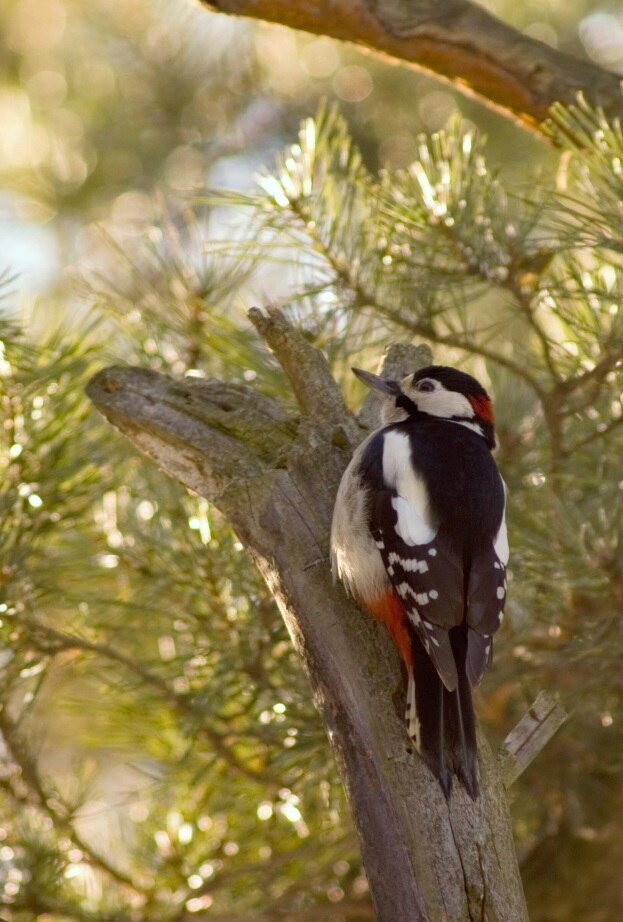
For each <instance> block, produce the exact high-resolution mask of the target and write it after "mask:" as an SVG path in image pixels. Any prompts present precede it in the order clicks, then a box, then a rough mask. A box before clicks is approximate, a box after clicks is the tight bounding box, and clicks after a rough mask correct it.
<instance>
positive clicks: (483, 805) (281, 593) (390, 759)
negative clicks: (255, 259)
mask: <svg viewBox="0 0 623 922" xmlns="http://www.w3.org/2000/svg"><path fill="white" fill-rule="evenodd" d="M252 320H253V322H254V323H255V325H256V327H257V328H258V330H259V331H260V332H261V334H262V335H263V337H264V339H265V340H266V341H267V342H268V343H269V344H270V345H271V347H272V348H273V350H274V351H275V353H276V356H277V358H278V359H279V360H280V362H281V364H282V366H283V368H284V370H285V372H286V374H287V375H288V377H289V379H290V382H291V384H292V388H293V391H294V393H295V395H296V397H297V399H298V402H299V406H300V408H301V415H300V416H294V415H289V414H287V413H286V412H284V411H283V410H282V409H281V408H280V407H279V406H278V405H277V404H276V403H275V402H274V401H273V400H271V399H269V398H266V397H262V396H261V395H259V394H258V393H257V392H255V391H254V390H252V389H251V388H249V387H246V386H244V385H235V384H224V383H222V382H219V381H200V380H196V379H184V380H181V381H174V380H171V379H170V378H168V377H165V376H163V375H160V374H157V373H155V372H151V371H145V370H141V369H138V368H110V369H106V370H104V371H102V372H100V373H99V374H98V375H97V376H96V377H95V378H94V379H93V381H92V382H91V384H90V385H89V395H90V397H91V398H92V400H93V401H94V402H95V404H96V406H97V407H98V408H99V409H100V411H101V412H102V413H103V414H104V415H105V416H106V417H107V418H108V419H109V420H110V421H111V422H112V423H114V424H115V425H116V426H117V427H118V428H119V429H121V430H122V432H124V433H125V434H126V435H127V436H128V437H129V438H130V439H131V440H132V441H133V442H134V444H135V445H137V446H138V447H139V448H140V449H141V450H142V451H143V452H144V453H145V454H147V455H149V456H150V457H151V458H153V459H154V460H155V461H156V463H157V464H158V465H159V466H160V467H161V468H163V469H164V470H165V471H167V472H168V473H169V474H171V475H172V476H173V477H176V478H177V479H178V480H180V481H181V482H182V483H184V484H186V485H187V486H188V487H190V488H192V489H193V490H196V491H197V492H198V493H200V494H202V495H203V496H205V497H207V498H208V499H209V500H211V501H212V502H213V503H215V504H216V505H217V506H218V507H219V509H221V510H222V512H223V513H224V514H225V515H226V516H227V517H228V519H229V521H230V522H231V524H232V526H233V527H234V529H235V531H236V532H237V534H238V535H239V536H240V539H241V540H242V541H243V542H244V543H245V545H246V547H247V548H248V549H249V551H250V553H251V555H252V556H253V558H254V560H255V562H256V564H257V566H258V567H259V569H260V571H261V572H262V574H263V576H264V577H265V579H266V582H267V583H268V585H269V587H270V589H271V591H272V593H273V594H274V596H275V598H276V599H277V602H278V604H279V607H280V609H281V612H282V614H283V617H284V619H285V621H286V624H287V626H288V629H289V631H290V634H291V636H292V640H293V642H294V644H295V646H296V649H297V650H298V653H299V655H300V657H301V659H302V662H303V664H304V666H305V668H306V670H307V672H308V674H309V678H310V681H311V686H312V690H313V695H314V700H315V703H316V705H317V707H318V709H319V710H320V713H321V715H322V718H323V720H324V723H325V725H326V728H327V731H328V734H329V737H330V740H331V743H332V746H333V749H334V751H335V754H336V757H337V759H338V762H339V764H340V767H341V771H342V775H343V778H344V781H345V784H346V787H347V790H348V794H349V798H350V803H351V807H352V812H353V816H354V820H355V824H356V826H357V829H358V833H359V837H360V841H361V847H362V852H363V860H364V863H365V867H366V871H367V874H368V879H369V882H370V888H371V892H372V896H373V900H374V904H375V909H376V914H377V920H378V922H418V920H427V922H442V920H443V922H459V920H461V922H463V920H471V922H475V920H479V922H483V920H488V922H524V920H527V912H526V908H525V903H524V897H523V892H522V888H521V882H520V878H519V872H518V868H517V861H516V856H515V849H514V844H513V839H512V834H511V825H510V819H509V813H508V807H507V803H506V796H505V790H504V785H503V782H502V777H501V773H500V771H499V766H498V760H497V759H496V758H495V757H494V755H493V754H492V752H491V749H490V748H489V746H488V744H487V742H486V740H485V739H484V738H483V737H482V736H481V737H480V740H479V747H480V770H481V791H482V793H481V796H480V798H479V800H478V801H477V802H476V803H473V802H472V801H471V800H470V799H469V798H468V797H467V795H466V794H465V792H464V791H463V789H462V788H461V786H460V785H458V784H457V785H455V786H454V789H453V792H452V797H451V800H450V803H449V804H448V803H446V801H445V799H444V796H443V794H442V792H441V789H440V787H439V785H438V783H437V782H436V780H435V779H434V778H433V777H432V775H431V774H430V773H429V771H428V769H427V768H426V767H425V765H424V763H423V762H422V761H421V760H420V759H419V758H418V757H417V755H416V754H414V753H413V752H412V751H411V747H410V744H409V739H408V737H407V735H406V732H405V727H404V721H403V718H402V712H403V707H404V687H403V679H402V678H401V667H400V663H399V660H398V656H397V654H396V653H395V651H394V648H393V646H392V644H391V642H390V640H389V638H388V636H387V634H386V632H385V630H384V628H382V627H381V626H380V625H378V624H376V623H374V622H373V621H372V619H370V618H368V617H366V616H364V615H362V614H361V612H360V611H359V610H358V609H357V608H356V606H355V605H354V604H353V603H352V602H351V601H350V600H348V599H347V598H346V596H345V594H344V592H343V591H342V589H341V587H340V586H335V585H333V583H332V580H331V574H330V567H329V560H328V552H329V530H330V522H331V514H332V508H333V502H334V498H335V493H336V490H337V486H338V483H339V480H340V477H341V475H342V472H343V470H344V467H345V466H346V464H347V462H348V460H349V458H350V455H351V452H352V450H353V448H354V446H355V445H356V444H357V443H358V442H359V441H360V439H361V438H363V437H364V435H365V429H364V428H363V426H362V425H361V424H360V423H359V422H358V421H357V420H355V419H354V417H353V416H352V415H351V414H350V413H349V411H348V410H347V408H346V407H345V405H344V403H343V401H342V398H341V395H340V392H339V390H338V388H337V386H336V384H335V382H334V380H333V378H332V376H331V374H330V372H329V368H328V366H327V364H326V362H325V360H324V358H323V356H322V354H321V353H320V352H318V351H317V350H315V349H314V348H312V347H311V346H310V345H309V343H308V342H307V341H306V340H305V339H304V338H303V336H302V335H301V334H300V333H298V332H297V331H296V330H294V329H292V328H291V327H290V326H289V325H288V324H287V323H286V322H285V320H284V318H283V317H282V316H281V315H280V314H279V313H278V312H276V311H271V312H269V313H268V314H262V313H260V312H259V311H255V312H253V313H252ZM391 361H392V363H393V366H394V367H393V369H392V371H393V372H394V373H395V372H396V371H407V370H413V369H414V367H418V366H421V365H422V364H427V363H428V362H429V361H430V357H429V352H428V350H427V349H426V348H423V349H422V348H420V349H419V350H418V349H416V348H415V347H411V348H408V349H406V350H405V349H404V348H403V349H402V351H401V350H398V351H396V352H394V353H393V355H392V357H391ZM366 416H367V418H369V416H370V410H369V408H368V409H367V410H366ZM397 691H399V695H396V692H397ZM398 699H399V703H397V702H398Z"/></svg>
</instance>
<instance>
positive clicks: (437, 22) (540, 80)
mask: <svg viewBox="0 0 623 922" xmlns="http://www.w3.org/2000/svg"><path fill="white" fill-rule="evenodd" d="M209 6H210V7H211V8H212V9H214V10H217V11H218V12H220V13H232V14H235V15H237V16H250V17H252V18H254V19H264V20H267V21H269V22H276V23H281V24H282V25H285V26H290V27H291V28H293V29H301V30H303V31H305V32H313V33H316V34H320V35H328V36H330V37H331V38H337V39H341V40H342V41H347V42H353V43H355V44H357V45H363V46H364V47H366V48H369V49H371V50H374V51H376V52H380V53H381V54H385V55H389V56H390V57H392V58H396V59H398V60H400V61H404V62H406V63H408V64H409V65H411V66H413V67H416V68H418V69H420V70H424V71H427V72H429V73H432V74H434V75H435V76H437V77H438V78H440V79H441V80H444V81H446V82H448V83H451V84H452V85H453V86H454V87H455V88H456V89H458V90H460V91H461V92H462V93H465V94H466V95H469V96H477V97H479V98H480V100H481V101H483V102H485V103H486V104H487V105H489V106H491V107H493V108H495V109H498V110H499V111H500V112H501V113H502V114H504V115H507V116H509V117H511V118H514V119H516V120H518V121H519V122H520V123H521V124H522V125H523V127H529V128H536V127H537V126H538V125H539V124H540V123H541V122H543V121H544V119H545V118H546V117H547V115H548V113H549V108H550V106H551V105H552V103H554V102H557V101H559V102H564V103H573V102H575V100H576V96H577V94H578V93H579V92H581V93H583V94H584V96H585V97H586V99H587V100H588V101H589V102H590V103H591V104H592V105H594V106H601V107H602V108H603V109H604V110H605V111H606V113H608V114H609V115H621V114H622V113H623V97H622V96H621V89H620V79H619V77H618V76H617V75H616V74H611V73H608V72H607V71H604V70H602V69H601V68H600V67H597V65H595V64H592V63H591V62H589V61H582V60H579V59H576V58H573V57H571V56H570V55H567V54H563V53H562V52H560V51H557V50H556V49H555V48H550V47H549V46H548V45H545V44H544V43H542V42H538V41H536V40H535V39H532V38H529V37H528V36H527V35H524V34H523V33H521V32H518V31H517V30H516V29H513V28H511V27H510V26H507V25H506V24H505V23H503V22H501V21H500V20H499V19H496V17H495V16H493V15H491V13H489V12H487V11H486V10H483V9H481V8H480V7H479V6H477V5H476V4H475V3H470V2H469V0H306V2H297V3H293V2H292V0H210V2H209Z"/></svg>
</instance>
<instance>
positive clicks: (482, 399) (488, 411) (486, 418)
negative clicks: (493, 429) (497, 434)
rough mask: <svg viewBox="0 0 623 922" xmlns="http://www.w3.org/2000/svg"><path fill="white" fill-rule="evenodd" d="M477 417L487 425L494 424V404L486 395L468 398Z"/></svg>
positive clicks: (474, 395) (475, 395)
mask: <svg viewBox="0 0 623 922" xmlns="http://www.w3.org/2000/svg"><path fill="white" fill-rule="evenodd" d="M467 399H468V400H469V402H470V403H471V405H472V406H473V408H474V413H475V414H476V416H477V417H478V418H479V419H481V420H482V421H483V422H485V423H492V422H493V404H492V403H491V401H490V400H489V398H488V397H487V395H486V394H472V395H471V396H470V397H468V398H467Z"/></svg>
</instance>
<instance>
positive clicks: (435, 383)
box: [353, 365, 495, 449]
mask: <svg viewBox="0 0 623 922" xmlns="http://www.w3.org/2000/svg"><path fill="white" fill-rule="evenodd" d="M353 372H354V373H355V374H356V375H357V377H358V378H359V380H360V381H363V383H364V384H366V385H367V386H368V387H371V388H373V389H374V390H376V391H379V393H380V394H381V396H382V398H383V407H382V411H381V415H382V420H383V423H384V424H387V423H390V422H400V421H403V420H406V419H408V418H409V417H413V418H416V419H417V418H418V417H421V415H422V414H424V415H426V416H434V417H437V418H438V419H446V420H450V421H451V422H455V423H462V424H463V425H466V426H467V428H469V429H473V430H474V431H475V432H477V433H478V434H479V435H482V437H483V438H484V439H485V440H486V442H487V445H488V446H489V448H491V449H493V448H495V429H494V419H493V404H492V403H491V398H490V397H489V395H488V394H487V392H486V390H485V389H484V387H483V386H482V385H481V384H479V383H478V381H477V380H476V379H475V378H472V376H471V375H468V374H466V373H465V372H464V371H459V370H458V369H457V368H448V367H447V366H446V365H428V366H427V367H426V368H421V369H420V370H419V371H416V372H415V374H409V375H406V376H405V377H404V378H402V380H400V381H392V380H391V379H389V380H388V379H386V378H381V377H379V375H373V374H371V373H370V372H369V371H362V370H361V369H360V368H353Z"/></svg>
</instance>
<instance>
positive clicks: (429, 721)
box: [364, 590, 478, 800]
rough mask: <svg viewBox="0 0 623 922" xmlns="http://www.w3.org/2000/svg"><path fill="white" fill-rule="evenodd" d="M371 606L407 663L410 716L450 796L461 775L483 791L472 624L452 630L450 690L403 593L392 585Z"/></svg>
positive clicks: (472, 789)
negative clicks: (470, 663)
mask: <svg viewBox="0 0 623 922" xmlns="http://www.w3.org/2000/svg"><path fill="white" fill-rule="evenodd" d="M364 607H365V608H366V610H367V611H368V612H369V613H370V614H371V615H373V616H374V617H375V618H377V619H378V620H379V621H383V622H384V624H386V625H387V627H388V629H389V632H390V634H391V636H392V639H393V641H394V643H395V644H396V646H397V647H398V650H399V651H400V655H401V657H402V660H403V662H404V663H405V666H406V667H407V677H408V685H407V701H406V713H405V719H406V722H407V730H408V733H409V736H410V737H411V739H412V741H413V743H414V744H415V747H416V749H417V751H418V752H419V754H420V755H421V757H422V758H423V759H424V761H425V762H426V764H427V765H428V767H429V768H430V770H431V771H432V773H433V774H434V775H435V777H436V778H437V779H438V780H439V783H440V784H441V787H442V790H443V792H444V794H445V796H446V797H449V796H450V791H451V789H452V777H453V775H456V776H457V778H459V780H460V781H461V783H462V784H463V787H464V788H465V789H466V791H467V792H468V794H469V795H470V797H471V798H472V799H473V800H475V799H476V798H477V797H478V762H477V756H476V727H475V719H474V710H473V705H472V693H471V687H470V683H469V681H468V679H467V674H466V654H467V625H461V626H459V627H456V628H452V629H451V630H450V645H451V648H452V654H453V656H454V659H455V662H456V667H457V674H458V684H457V687H456V689H455V690H454V691H451V692H450V691H448V690H447V688H446V687H445V686H444V684H443V682H442V681H441V679H440V678H439V675H438V673H437V670H436V669H435V667H434V665H433V663H432V661H431V658H430V656H429V655H428V653H427V652H426V650H425V649H424V646H423V644H422V641H421V640H420V638H419V636H418V634H417V632H416V631H415V629H414V628H413V627H412V625H411V624H410V622H409V620H408V618H407V616H406V614H405V610H404V608H403V605H402V602H401V600H400V597H399V596H398V595H397V593H396V592H394V591H393V590H390V591H388V592H386V593H384V594H383V595H381V596H379V597H377V598H376V599H373V600H372V601H367V602H366V603H365V606H364Z"/></svg>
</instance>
